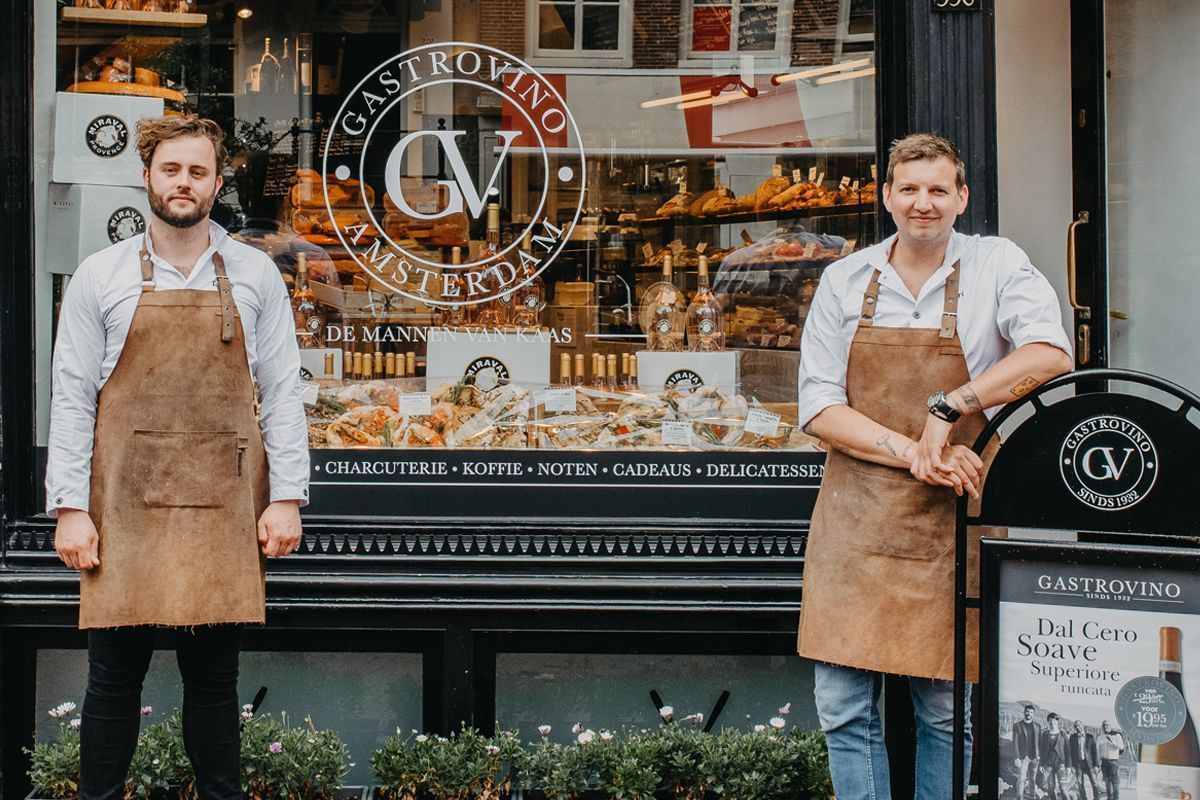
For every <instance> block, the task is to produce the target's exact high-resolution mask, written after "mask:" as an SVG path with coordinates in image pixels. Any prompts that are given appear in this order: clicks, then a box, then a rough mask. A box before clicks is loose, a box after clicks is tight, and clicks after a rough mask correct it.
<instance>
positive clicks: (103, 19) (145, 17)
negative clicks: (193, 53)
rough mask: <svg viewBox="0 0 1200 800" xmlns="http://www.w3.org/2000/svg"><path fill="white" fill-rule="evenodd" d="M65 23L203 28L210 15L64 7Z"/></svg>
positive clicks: (63, 17)
mask: <svg viewBox="0 0 1200 800" xmlns="http://www.w3.org/2000/svg"><path fill="white" fill-rule="evenodd" d="M62 19H63V21H64V22H92V23H97V24H100V25H147V26H153V27H169V28H202V27H204V26H205V25H207V24H208V14H182V13H177V12H174V11H114V10H112V9H108V8H76V7H75V6H64V7H63V10H62Z"/></svg>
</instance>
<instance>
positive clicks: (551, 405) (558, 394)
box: [542, 386, 576, 413]
mask: <svg viewBox="0 0 1200 800" xmlns="http://www.w3.org/2000/svg"><path fill="white" fill-rule="evenodd" d="M542 397H543V399H544V404H545V406H546V410H547V411H569V412H571V413H574V412H575V408H576V406H575V387H574V386H566V387H556V388H553V389H547V390H546V391H545V392H544V393H543V394H542Z"/></svg>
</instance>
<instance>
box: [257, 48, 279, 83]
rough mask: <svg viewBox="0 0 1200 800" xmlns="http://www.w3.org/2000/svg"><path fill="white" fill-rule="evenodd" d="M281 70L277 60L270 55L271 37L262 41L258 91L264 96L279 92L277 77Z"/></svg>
mask: <svg viewBox="0 0 1200 800" xmlns="http://www.w3.org/2000/svg"><path fill="white" fill-rule="evenodd" d="M281 72H282V68H281V67H280V65H279V59H278V58H276V57H275V56H273V55H271V37H270V36H268V37H266V38H265V39H263V54H262V60H261V61H259V62H258V81H259V83H258V86H259V90H260V91H262V92H264V93H266V94H274V93H275V92H277V91H279V76H280V73H281Z"/></svg>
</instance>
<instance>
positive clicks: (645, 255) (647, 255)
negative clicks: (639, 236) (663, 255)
mask: <svg viewBox="0 0 1200 800" xmlns="http://www.w3.org/2000/svg"><path fill="white" fill-rule="evenodd" d="M652 258H654V247H653V246H652V245H651V244H650V243H649V242H642V259H643V260H645V261H649V260H650V259H652Z"/></svg>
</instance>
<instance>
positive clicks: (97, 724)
mask: <svg viewBox="0 0 1200 800" xmlns="http://www.w3.org/2000/svg"><path fill="white" fill-rule="evenodd" d="M158 630H159V629H156V628H151V627H132V628H108V629H92V630H89V631H88V686H87V696H86V697H85V698H84V701H83V715H82V716H83V722H82V727H81V728H80V734H79V735H80V764H79V773H80V781H79V798H80V800H119V798H120V797H121V796H122V794H123V792H124V787H125V775H126V773H127V772H128V770H129V762H130V760H132V758H133V751H134V747H135V746H136V745H137V735H138V728H139V727H140V711H141V696H142V681H143V679H144V678H145V677H146V670H147V668H148V667H149V666H150V656H151V655H152V654H153V652H154V637H155V635H156V633H157V632H158ZM171 635H173V636H174V637H175V657H176V660H177V661H178V662H179V674H180V675H181V676H182V678H183V742H184V747H185V749H186V750H187V754H188V758H189V759H191V762H192V767H193V769H194V770H195V772H196V789H197V792H198V793H199V796H200V800H241V798H242V779H241V757H240V750H239V747H240V723H241V720H240V718H239V716H238V697H237V678H238V654H239V651H240V648H241V636H242V629H241V626H238V625H216V626H211V627H197V628H193V629H187V630H184V629H176V630H174V631H171Z"/></svg>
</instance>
